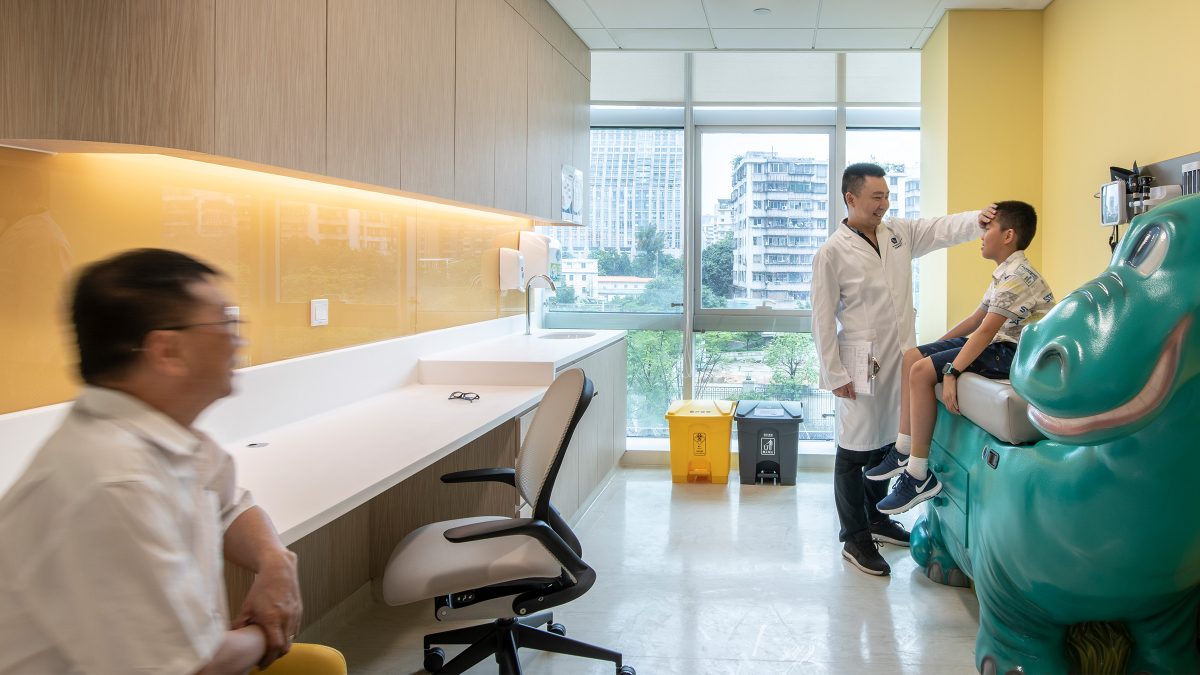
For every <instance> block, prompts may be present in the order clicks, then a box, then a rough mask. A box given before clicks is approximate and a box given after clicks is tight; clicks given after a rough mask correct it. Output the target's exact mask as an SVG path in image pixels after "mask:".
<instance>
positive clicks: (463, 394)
mask: <svg viewBox="0 0 1200 675" xmlns="http://www.w3.org/2000/svg"><path fill="white" fill-rule="evenodd" d="M456 398H457V399H462V400H463V401H466V402H467V403H474V402H475V401H478V400H479V394H476V393H475V392H473V391H455V392H451V394H450V400H454V399H456Z"/></svg>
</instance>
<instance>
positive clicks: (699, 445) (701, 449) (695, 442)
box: [692, 431, 708, 457]
mask: <svg viewBox="0 0 1200 675" xmlns="http://www.w3.org/2000/svg"><path fill="white" fill-rule="evenodd" d="M707 435H708V434H705V433H704V432H703V431H697V432H696V433H694V434H692V454H693V455H695V456H697V457H704V456H706V455H708V442H707V441H708V439H707V438H706V437H707Z"/></svg>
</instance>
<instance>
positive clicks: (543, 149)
mask: <svg viewBox="0 0 1200 675" xmlns="http://www.w3.org/2000/svg"><path fill="white" fill-rule="evenodd" d="M558 58H559V57H558V54H557V53H556V52H555V51H554V49H553V48H552V47H551V46H550V44H549V43H547V42H546V41H545V40H543V39H542V37H541V36H540V35H538V34H537V33H535V32H533V31H530V32H529V92H528V93H529V96H528V101H529V140H528V154H527V155H526V156H527V157H528V160H529V162H528V167H527V169H528V181H527V184H526V187H525V195H526V197H525V211H526V213H529V214H531V215H534V216H541V217H543V218H554V219H557V218H558V216H559V214H558V213H552V212H551V208H550V205H551V194H550V193H551V191H552V190H554V189H556V186H557V185H558V179H557V177H555V176H552V174H551V165H552V164H553V163H554V158H553V155H554V144H553V129H552V124H553V119H554V114H553V101H552V97H553V92H554V87H555V82H554V72H555V71H554V64H555V62H556V61H557V60H558ZM556 168H557V167H556ZM552 178H553V180H552Z"/></svg>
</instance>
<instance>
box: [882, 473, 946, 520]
mask: <svg viewBox="0 0 1200 675" xmlns="http://www.w3.org/2000/svg"><path fill="white" fill-rule="evenodd" d="M941 491H942V484H941V483H940V482H938V479H937V476H935V475H933V472H932V471H930V472H929V475H928V476H926V477H925V480H920V481H919V480H917V479H916V478H913V477H912V474H910V473H908V472H907V471H905V472H904V473H902V474H900V477H899V478H897V479H896V483H895V484H894V485H892V491H891V493H890V494H888V496H886V497H884V498H883V499H880V500H879V503H878V504H876V505H875V506H876V508H878V509H879V512H880V513H886V514H888V515H889V516H890V515H894V514H897V513H904V512H905V511H907V510H909V509H911V508H912V507H914V506H916V505H917V504H920V503H921V502H923V501H925V500H926V499H932V498H933V496H934V495H936V494H937V493H939V492H941Z"/></svg>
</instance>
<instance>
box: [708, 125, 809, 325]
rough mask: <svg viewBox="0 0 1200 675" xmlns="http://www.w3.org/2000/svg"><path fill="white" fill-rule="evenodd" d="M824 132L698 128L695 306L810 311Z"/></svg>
mask: <svg viewBox="0 0 1200 675" xmlns="http://www.w3.org/2000/svg"><path fill="white" fill-rule="evenodd" d="M831 144H832V134H830V133H819V132H810V133H797V132H789V133H779V132H776V133H770V132H752V131H734V132H724V131H706V130H701V132H700V166H699V169H700V181H701V189H700V204H699V207H700V208H699V210H700V280H701V294H700V307H702V308H705V309H711V308H725V309H756V308H764V309H766V308H774V309H811V307H812V303H811V300H810V298H809V291H810V287H811V284H812V259H813V254H814V253H816V251H817V248H819V247H820V246H821V244H822V243H824V242H825V239H826V237H828V236H829V199H830V191H829V156H830V151H831Z"/></svg>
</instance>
